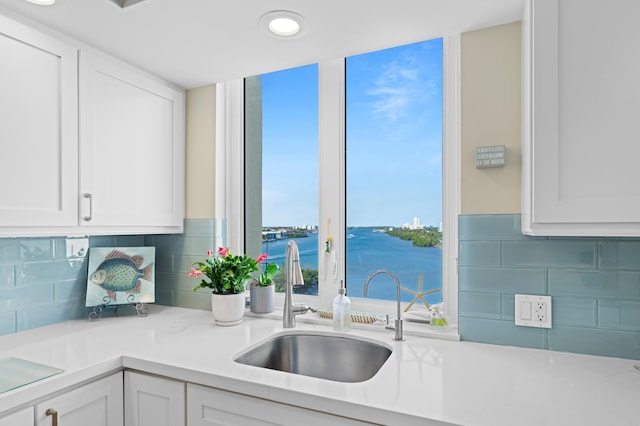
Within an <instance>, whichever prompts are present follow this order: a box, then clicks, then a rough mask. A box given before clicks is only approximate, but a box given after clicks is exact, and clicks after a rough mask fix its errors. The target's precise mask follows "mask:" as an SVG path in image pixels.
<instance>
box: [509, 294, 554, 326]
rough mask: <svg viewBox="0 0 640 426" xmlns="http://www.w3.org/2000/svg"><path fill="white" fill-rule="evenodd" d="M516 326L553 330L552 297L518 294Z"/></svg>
mask: <svg viewBox="0 0 640 426" xmlns="http://www.w3.org/2000/svg"><path fill="white" fill-rule="evenodd" d="M516 325H522V326H525V327H540V328H551V296H537V295H532V294H516Z"/></svg>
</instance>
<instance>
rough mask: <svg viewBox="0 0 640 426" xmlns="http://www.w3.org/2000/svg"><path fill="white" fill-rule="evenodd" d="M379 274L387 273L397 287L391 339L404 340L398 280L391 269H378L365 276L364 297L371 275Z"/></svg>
mask: <svg viewBox="0 0 640 426" xmlns="http://www.w3.org/2000/svg"><path fill="white" fill-rule="evenodd" d="M380 274H385V275H389V276H390V277H391V278H393V280H394V281H395V283H396V288H397V295H396V302H397V314H396V319H395V322H394V325H395V327H393V330H395V335H394V337H393V340H404V335H403V330H402V309H401V306H400V280H399V279H398V277H397V276H396V275H395V274H394V273H393V272H391V271H386V270H379V271H376V272H374V273H373V274H371V275H369V277H367V280H366V281H365V282H364V289H363V294H364V297H367V291H368V289H369V283H370V282H371V280H372V279H373V277H375V276H376V275H380Z"/></svg>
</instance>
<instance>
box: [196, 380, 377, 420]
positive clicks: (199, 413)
mask: <svg viewBox="0 0 640 426" xmlns="http://www.w3.org/2000/svg"><path fill="white" fill-rule="evenodd" d="M301 424H303V425H305V426H316V425H317V426H321V425H322V426H325V425H336V424H339V425H366V424H370V423H365V422H361V421H358V420H354V419H348V418H346V417H340V416H335V415H333V414H328V413H322V412H319V411H314V410H308V409H305V408H300V407H294V406H292V405H287V404H280V403H278V402H272V401H267V400H264V399H260V398H254V397H251V396H246V395H241V394H238V393H234V392H227V391H223V390H220V389H213V388H208V387H204V386H199V385H194V384H187V426H212V425H217V426H260V425H296V426H297V425H301Z"/></svg>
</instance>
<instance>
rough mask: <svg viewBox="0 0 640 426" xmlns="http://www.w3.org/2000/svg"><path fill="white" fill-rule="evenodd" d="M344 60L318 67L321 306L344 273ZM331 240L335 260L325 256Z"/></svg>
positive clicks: (332, 294)
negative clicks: (335, 262) (327, 244)
mask: <svg viewBox="0 0 640 426" xmlns="http://www.w3.org/2000/svg"><path fill="white" fill-rule="evenodd" d="M344 64H345V61H344V59H343V58H341V59H336V60H331V61H324V62H321V63H319V64H318V104H319V105H318V127H319V129H318V139H319V140H318V161H319V168H318V172H319V177H318V180H319V186H320V188H319V198H320V200H319V212H318V218H319V223H318V254H319V255H318V268H319V271H318V280H319V283H318V287H319V288H318V295H319V297H320V303H321V304H322V305H323V306H331V303H332V300H333V298H334V297H335V295H336V294H337V291H338V290H337V283H339V281H340V280H344V271H345V250H346V244H345V229H346V219H345V197H346V195H345V191H346V185H345V74H344ZM329 236H331V238H332V243H331V244H332V248H333V250H335V253H336V255H335V258H336V260H337V263H338V266H337V277H336V276H335V274H334V273H333V272H332V271H333V262H332V255H331V254H330V253H325V241H327V238H328V237H329Z"/></svg>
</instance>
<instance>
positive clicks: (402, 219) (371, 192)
mask: <svg viewBox="0 0 640 426" xmlns="http://www.w3.org/2000/svg"><path fill="white" fill-rule="evenodd" d="M346 85H347V108H346V111H347V225H348V226H375V225H392V226H399V225H402V224H403V223H407V222H411V221H412V220H413V217H414V216H417V217H419V218H420V219H421V221H422V223H423V224H426V225H434V226H437V225H438V222H439V221H440V220H441V217H442V213H441V212H442V193H441V188H442V151H441V146H442V41H441V39H436V40H431V41H426V42H421V43H415V44H411V45H407V46H401V47H397V48H392V49H387V50H382V51H378V52H374V53H369V54H364V55H358V56H353V57H349V58H347V79H346ZM262 89H263V93H262V102H263V107H262V111H263V112H262V114H263V116H262V120H263V129H262V131H263V135H262V137H263V224H264V225H265V226H274V225H283V226H284V225H302V224H311V225H317V221H318V212H317V210H318V209H317V199H318V189H317V188H318V166H317V158H318V157H317V152H318V145H317V144H318V107H317V105H318V91H317V90H318V89H317V66H315V65H310V66H306V67H301V68H296V69H293V70H286V71H280V72H275V73H270V74H265V75H263V76H262Z"/></svg>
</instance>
